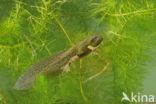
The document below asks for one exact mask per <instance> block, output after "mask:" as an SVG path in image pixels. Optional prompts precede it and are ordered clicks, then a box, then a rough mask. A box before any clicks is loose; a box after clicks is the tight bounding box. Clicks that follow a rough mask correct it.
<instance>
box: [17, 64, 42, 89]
mask: <svg viewBox="0 0 156 104" xmlns="http://www.w3.org/2000/svg"><path fill="white" fill-rule="evenodd" d="M38 74H39V73H38V72H36V71H35V69H34V68H33V67H32V68H30V69H28V70H27V71H26V72H25V73H24V74H23V75H22V76H20V77H19V79H18V80H17V82H16V84H15V86H14V88H15V89H16V90H27V89H29V88H31V87H32V85H33V84H34V82H35V80H36V77H37V75H38Z"/></svg>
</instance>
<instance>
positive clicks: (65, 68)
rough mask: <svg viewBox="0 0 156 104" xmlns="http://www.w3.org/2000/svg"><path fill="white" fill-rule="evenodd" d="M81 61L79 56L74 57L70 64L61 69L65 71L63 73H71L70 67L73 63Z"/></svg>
mask: <svg viewBox="0 0 156 104" xmlns="http://www.w3.org/2000/svg"><path fill="white" fill-rule="evenodd" d="M79 59H80V58H79V56H78V55H75V56H73V57H72V58H71V59H70V60H69V62H68V63H67V64H66V65H64V66H63V67H62V68H61V69H63V72H69V71H70V67H69V65H70V64H71V63H72V62H75V61H77V60H79Z"/></svg>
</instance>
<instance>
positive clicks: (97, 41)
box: [89, 35, 103, 47]
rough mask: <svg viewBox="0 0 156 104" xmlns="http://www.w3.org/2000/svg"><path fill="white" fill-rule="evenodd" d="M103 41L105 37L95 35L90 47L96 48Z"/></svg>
mask: <svg viewBox="0 0 156 104" xmlns="http://www.w3.org/2000/svg"><path fill="white" fill-rule="evenodd" d="M102 41H103V37H102V36H101V35H93V36H91V37H90V39H89V45H90V46H93V47H96V46H98V45H99V44H100V43H101V42H102Z"/></svg>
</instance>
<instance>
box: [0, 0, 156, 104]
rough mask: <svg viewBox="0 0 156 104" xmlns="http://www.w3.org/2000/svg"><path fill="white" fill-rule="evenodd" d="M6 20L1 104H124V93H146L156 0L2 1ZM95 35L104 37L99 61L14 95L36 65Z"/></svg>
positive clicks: (0, 40) (0, 56)
mask: <svg viewBox="0 0 156 104" xmlns="http://www.w3.org/2000/svg"><path fill="white" fill-rule="evenodd" d="M0 15H1V17H0V21H1V22H0V23H1V24H0V104H119V103H121V97H122V92H123V91H124V92H126V93H128V94H129V93H130V92H132V91H133V92H135V91H140V90H141V89H142V79H143V77H144V76H145V72H146V71H147V69H146V68H145V67H144V65H145V63H146V62H148V60H149V59H150V55H149V54H148V53H147V52H148V49H149V48H150V47H151V46H154V45H156V31H155V27H156V2H155V1H154V0H1V1H0ZM92 34H101V35H102V36H103V37H104V42H103V44H102V45H101V46H99V47H98V48H97V53H98V55H96V56H94V55H89V56H87V57H85V58H83V59H82V60H80V61H79V62H75V63H73V64H72V65H71V68H70V69H71V71H70V72H69V73H62V74H61V75H59V76H56V77H54V78H50V79H49V78H47V77H46V76H43V75H41V76H40V77H39V78H38V80H37V83H36V84H35V86H34V87H33V88H32V89H30V90H28V91H16V90H14V89H13V86H14V84H15V82H16V80H17V78H18V77H19V76H20V75H21V73H22V72H23V71H24V70H26V68H28V67H29V66H30V65H31V64H33V63H35V62H37V61H39V60H40V59H43V58H45V57H48V56H49V55H53V54H55V53H57V52H59V51H61V50H64V49H68V48H69V47H71V46H73V45H74V44H76V43H78V42H79V41H81V40H82V39H84V38H86V37H88V36H89V35H92ZM107 63H109V66H108V67H107V68H106V69H107V70H106V72H103V73H101V74H99V75H98V76H97V77H95V78H93V79H91V80H88V81H87V82H85V81H86V80H87V79H88V78H90V77H92V76H94V75H96V74H97V73H99V72H101V71H102V70H104V68H105V66H106V64H107ZM124 103H126V102H124Z"/></svg>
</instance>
